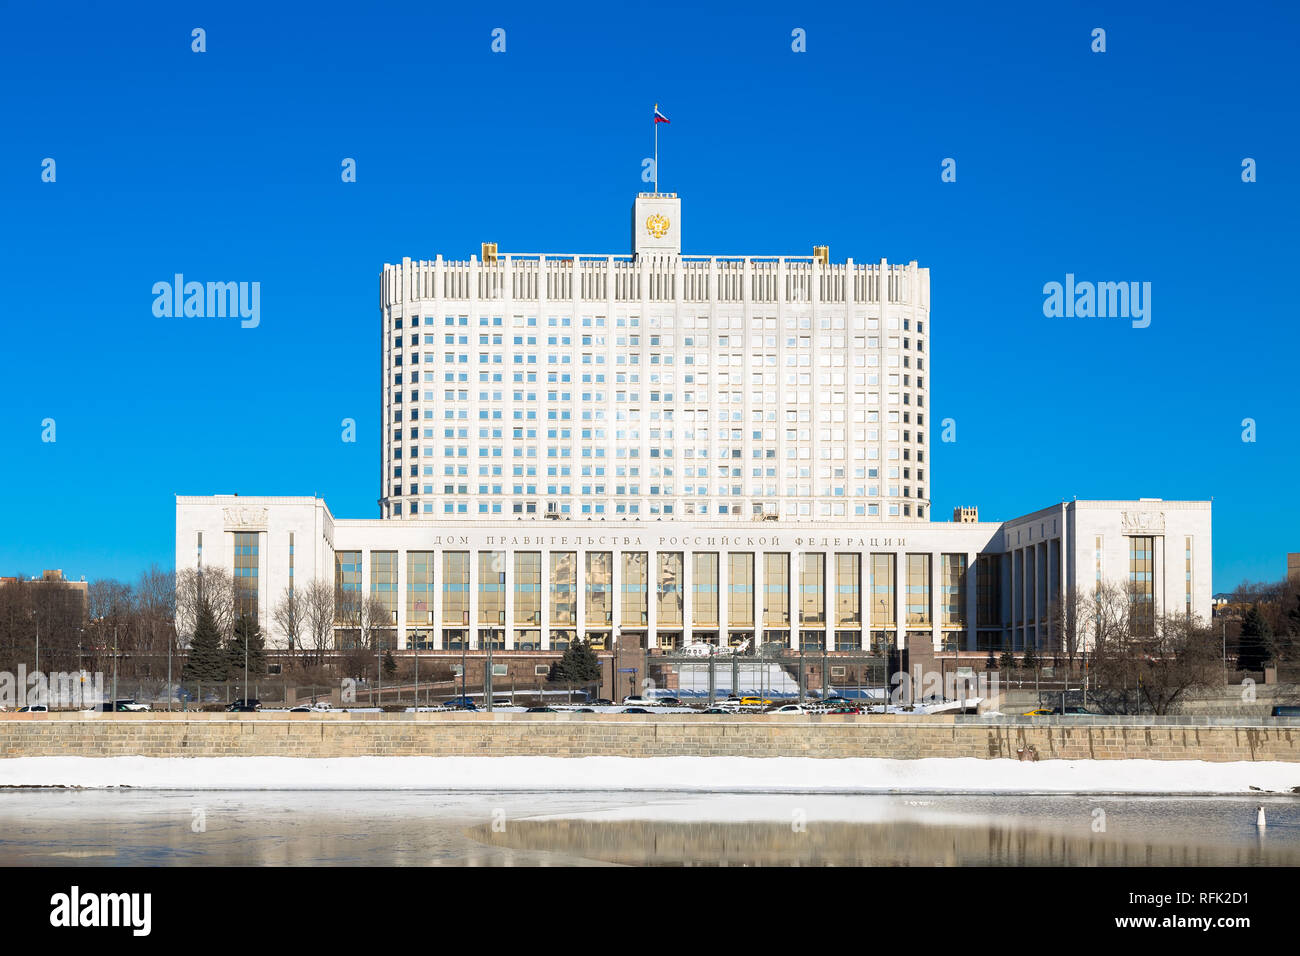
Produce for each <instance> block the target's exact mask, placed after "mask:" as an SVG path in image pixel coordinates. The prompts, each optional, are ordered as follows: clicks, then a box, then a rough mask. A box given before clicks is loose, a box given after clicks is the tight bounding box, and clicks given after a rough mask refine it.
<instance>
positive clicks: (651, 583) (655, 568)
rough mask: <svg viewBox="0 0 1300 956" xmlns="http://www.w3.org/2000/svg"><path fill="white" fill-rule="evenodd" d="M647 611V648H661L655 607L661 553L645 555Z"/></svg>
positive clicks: (652, 552) (648, 552)
mask: <svg viewBox="0 0 1300 956" xmlns="http://www.w3.org/2000/svg"><path fill="white" fill-rule="evenodd" d="M614 556H615V558H616V559H617V558H618V557H619V554H618V552H615V553H614ZM645 561H646V571H645V579H646V584H645V610H646V619H645V620H646V647H658V646H659V613H658V609H657V608H656V607H655V605H656V603H658V602H656V601H655V590H654V589H655V585H656V584H657V582H658V574H659V552H658V551H647V552H646V555H645Z"/></svg>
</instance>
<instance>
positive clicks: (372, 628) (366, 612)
mask: <svg viewBox="0 0 1300 956" xmlns="http://www.w3.org/2000/svg"><path fill="white" fill-rule="evenodd" d="M358 606H359V609H360V612H361V613H360V615H359V616H358V620H357V629H358V631H359V632H360V637H361V640H360V644H361V646H362V647H364V648H367V649H369V650H371V651H374V650H377V649H378V647H379V643H378V642H379V641H380V640H381V639H383V638H385V637H386V636H387V635H386V633H385V632H387V631H390V630H392V629H393V628H394V627H396V625H397V616H396V614H395V613H394V612H393V611H390V610H389V609H388V608H387V607H385V606H384V602H383V601H381V600H380V599H379V598H378V597H377V596H376V595H373V594H371V595H369V596H368V597H366V598H364V599H363V600H361V601H360V602H359V604H358Z"/></svg>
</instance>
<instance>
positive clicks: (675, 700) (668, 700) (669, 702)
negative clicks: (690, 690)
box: [655, 697, 682, 707]
mask: <svg viewBox="0 0 1300 956" xmlns="http://www.w3.org/2000/svg"><path fill="white" fill-rule="evenodd" d="M655 703H656V704H658V705H659V706H660V707H680V706H682V701H681V698H680V697H660V698H658V699H657V700H656V701H655Z"/></svg>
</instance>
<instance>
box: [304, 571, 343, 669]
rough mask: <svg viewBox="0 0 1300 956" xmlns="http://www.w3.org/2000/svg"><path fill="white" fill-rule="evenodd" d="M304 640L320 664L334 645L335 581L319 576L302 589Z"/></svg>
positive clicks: (316, 661) (314, 658)
mask: <svg viewBox="0 0 1300 956" xmlns="http://www.w3.org/2000/svg"><path fill="white" fill-rule="evenodd" d="M299 601H300V602H301V603H302V609H303V613H302V620H303V624H304V625H305V627H306V630H305V631H304V640H305V643H306V646H307V649H308V651H309V652H310V654H311V656H312V659H313V661H314V663H316V664H320V663H321V661H322V660H323V659H324V657H325V652H326V651H327V650H330V649H331V648H332V647H333V646H334V617H335V607H334V582H332V581H323V580H321V579H320V578H317V579H316V580H314V581H311V582H310V583H308V585H307V586H306V587H305V588H303V589H302V595H301V597H300V598H299Z"/></svg>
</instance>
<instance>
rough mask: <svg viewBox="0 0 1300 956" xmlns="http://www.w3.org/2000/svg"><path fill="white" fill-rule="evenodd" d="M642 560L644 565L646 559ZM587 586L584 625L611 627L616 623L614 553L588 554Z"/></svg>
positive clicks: (590, 552) (596, 552)
mask: <svg viewBox="0 0 1300 956" xmlns="http://www.w3.org/2000/svg"><path fill="white" fill-rule="evenodd" d="M642 560H643V563H644V558H643V559H642ZM643 577H644V576H643ZM586 586H587V606H586V608H585V609H584V611H583V615H584V617H585V618H586V620H585V622H584V623H585V624H586V625H587V626H588V627H609V626H610V625H611V624H613V623H614V555H613V552H610V551H588V552H587V579H586Z"/></svg>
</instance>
